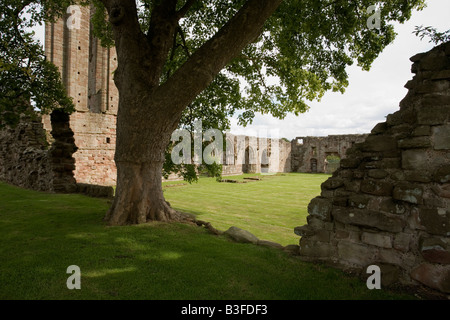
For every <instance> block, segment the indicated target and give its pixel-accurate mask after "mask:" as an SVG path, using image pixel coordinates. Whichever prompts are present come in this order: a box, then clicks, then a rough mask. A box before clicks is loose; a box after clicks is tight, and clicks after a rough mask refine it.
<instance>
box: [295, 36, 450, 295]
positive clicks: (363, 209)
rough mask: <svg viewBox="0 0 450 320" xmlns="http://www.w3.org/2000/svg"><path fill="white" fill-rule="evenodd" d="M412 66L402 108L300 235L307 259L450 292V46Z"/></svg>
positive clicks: (362, 148) (327, 192)
mask: <svg viewBox="0 0 450 320" xmlns="http://www.w3.org/2000/svg"><path fill="white" fill-rule="evenodd" d="M411 61H412V62H413V63H414V64H413V66H412V72H413V73H415V76H414V77H413V79H412V80H411V81H409V82H408V83H407V84H406V88H408V89H409V92H408V94H407V95H406V97H405V98H404V99H403V100H402V101H401V103H400V110H399V111H397V112H395V113H394V114H391V115H389V116H388V117H387V120H386V122H383V123H380V124H378V125H377V126H375V128H374V129H373V130H372V132H371V134H370V135H369V136H368V137H367V139H366V140H365V141H364V142H362V143H357V144H355V145H354V146H353V147H352V148H351V149H349V150H348V151H347V158H346V159H343V160H342V161H341V167H340V169H338V170H337V171H336V172H335V173H334V175H333V177H331V178H330V179H328V180H327V181H325V182H324V183H323V184H322V192H321V195H320V196H319V197H317V198H315V199H313V200H312V201H311V202H310V204H309V206H308V212H309V216H308V218H307V221H308V224H307V225H305V226H301V227H297V228H295V233H296V234H298V235H299V236H301V239H300V255H301V256H302V257H303V258H304V259H306V260H314V261H317V260H318V261H326V262H329V263H333V264H336V265H339V266H341V267H342V268H356V269H357V270H360V271H362V272H365V271H366V268H367V266H369V265H378V266H379V267H380V268H381V272H382V275H381V276H382V282H383V280H384V282H383V284H384V285H389V284H392V283H394V282H400V283H403V284H413V285H414V284H424V285H426V286H429V287H431V288H433V289H436V290H439V291H442V292H446V293H450V43H446V44H443V45H440V46H438V47H436V48H434V49H433V50H431V51H429V52H427V53H423V54H418V55H416V56H414V57H412V58H411Z"/></svg>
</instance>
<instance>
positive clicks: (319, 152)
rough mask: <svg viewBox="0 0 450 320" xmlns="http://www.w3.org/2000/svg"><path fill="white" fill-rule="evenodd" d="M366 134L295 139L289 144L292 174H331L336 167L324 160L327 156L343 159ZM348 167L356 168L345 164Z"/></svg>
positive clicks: (352, 164) (351, 164)
mask: <svg viewBox="0 0 450 320" xmlns="http://www.w3.org/2000/svg"><path fill="white" fill-rule="evenodd" d="M366 137H367V135H366V134H349V135H330V136H327V137H297V138H295V139H294V140H292V142H291V145H292V147H291V167H292V171H293V172H326V173H333V172H334V171H335V170H336V169H337V167H334V166H333V165H332V164H331V163H327V162H326V161H325V160H326V158H327V157H328V156H335V157H339V158H341V162H343V161H344V159H343V158H345V156H346V152H347V150H348V149H350V148H351V147H352V146H353V145H354V144H355V143H359V142H362V141H364V139H365V138H366ZM346 165H347V166H348V167H353V166H357V164H354V163H347V162H346Z"/></svg>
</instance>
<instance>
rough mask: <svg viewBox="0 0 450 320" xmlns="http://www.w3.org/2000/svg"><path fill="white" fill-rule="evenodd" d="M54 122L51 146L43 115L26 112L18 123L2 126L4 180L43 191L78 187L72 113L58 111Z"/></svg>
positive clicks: (0, 164) (1, 173)
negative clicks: (70, 119)
mask: <svg viewBox="0 0 450 320" xmlns="http://www.w3.org/2000/svg"><path fill="white" fill-rule="evenodd" d="M51 122H52V126H53V129H52V131H51V134H52V135H53V136H52V139H53V141H54V142H53V143H52V145H51V146H50V145H49V143H48V141H47V136H46V131H45V130H44V127H43V123H42V119H41V118H40V117H36V119H33V118H31V117H25V116H24V117H22V118H21V121H20V123H19V124H18V125H17V126H15V127H5V128H3V129H2V130H0V180H2V181H5V182H8V183H11V184H13V185H16V186H20V187H23V188H28V189H33V190H39V191H56V192H74V191H76V182H75V179H74V178H73V169H74V162H75V160H74V159H73V158H72V154H73V152H74V151H75V150H76V146H75V145H74V139H73V132H72V131H71V130H70V127H69V124H68V115H66V114H62V113H59V112H54V113H53V114H52V116H51Z"/></svg>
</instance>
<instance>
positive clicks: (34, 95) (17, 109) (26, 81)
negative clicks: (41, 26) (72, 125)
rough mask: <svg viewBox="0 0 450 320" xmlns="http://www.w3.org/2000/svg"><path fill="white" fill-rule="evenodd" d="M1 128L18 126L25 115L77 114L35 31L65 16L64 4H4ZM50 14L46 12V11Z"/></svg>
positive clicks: (7, 0)
mask: <svg viewBox="0 0 450 320" xmlns="http://www.w3.org/2000/svg"><path fill="white" fill-rule="evenodd" d="M0 6H1V12H0V127H2V126H4V125H14V124H16V123H17V122H18V121H19V119H20V115H21V114H25V115H34V114H35V112H34V111H36V110H38V111H39V112H41V113H43V114H45V113H49V112H51V110H53V109H56V108H62V109H63V110H64V111H66V112H69V113H70V112H72V111H73V108H74V106H73V103H72V99H71V98H69V97H68V96H67V94H66V90H65V88H64V86H63V83H62V81H61V76H60V73H59V71H58V69H57V67H56V66H55V65H54V64H52V63H50V62H49V61H48V60H47V59H46V57H45V54H44V51H43V49H42V46H41V45H40V43H39V42H38V41H37V40H36V39H35V38H34V32H33V31H31V28H33V27H34V26H35V25H36V24H37V23H40V22H42V21H43V20H46V19H50V16H49V15H48V12H50V11H53V12H61V10H62V9H63V6H64V4H63V2H50V1H48V2H47V1H35V2H33V1H18V0H1V1H0ZM44 7H45V8H47V10H43V8H44Z"/></svg>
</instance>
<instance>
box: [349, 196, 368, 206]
mask: <svg viewBox="0 0 450 320" xmlns="http://www.w3.org/2000/svg"><path fill="white" fill-rule="evenodd" d="M369 200H370V197H369V196H366V195H362V194H355V195H352V196H350V198H349V201H348V203H349V205H350V206H351V207H353V208H357V209H365V208H367V204H368V203H369Z"/></svg>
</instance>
